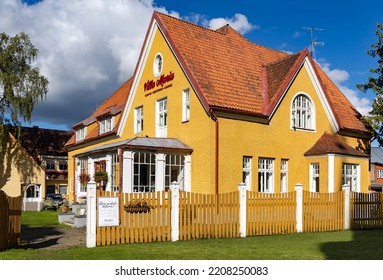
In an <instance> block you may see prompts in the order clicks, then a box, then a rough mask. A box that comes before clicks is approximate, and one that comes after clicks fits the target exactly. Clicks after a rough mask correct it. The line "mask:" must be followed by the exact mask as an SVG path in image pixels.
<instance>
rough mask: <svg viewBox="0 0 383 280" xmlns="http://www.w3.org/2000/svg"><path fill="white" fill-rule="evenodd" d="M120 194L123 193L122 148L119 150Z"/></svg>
mask: <svg viewBox="0 0 383 280" xmlns="http://www.w3.org/2000/svg"><path fill="white" fill-rule="evenodd" d="M118 165H119V168H118V169H119V172H118V177H119V178H118V193H122V148H118Z"/></svg>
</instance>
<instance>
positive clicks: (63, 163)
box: [59, 160, 68, 171]
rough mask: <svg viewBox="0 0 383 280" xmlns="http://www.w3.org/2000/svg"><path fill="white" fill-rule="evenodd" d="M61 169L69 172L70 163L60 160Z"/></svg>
mask: <svg viewBox="0 0 383 280" xmlns="http://www.w3.org/2000/svg"><path fill="white" fill-rule="evenodd" d="M59 169H60V170H63V171H65V170H68V162H67V161H66V160H59Z"/></svg>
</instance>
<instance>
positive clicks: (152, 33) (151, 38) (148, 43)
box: [117, 19, 210, 137]
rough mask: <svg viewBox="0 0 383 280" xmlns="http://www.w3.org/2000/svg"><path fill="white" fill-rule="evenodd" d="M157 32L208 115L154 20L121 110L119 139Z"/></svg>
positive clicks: (207, 109) (206, 109) (207, 110)
mask: <svg viewBox="0 0 383 280" xmlns="http://www.w3.org/2000/svg"><path fill="white" fill-rule="evenodd" d="M157 31H160V32H161V34H162V36H163V38H164V40H165V41H166V43H167V45H168V47H169V49H170V50H171V52H172V54H173V57H174V58H175V59H176V61H177V62H178V65H179V66H180V68H181V70H182V71H183V73H184V75H185V77H186V79H187V80H188V82H189V85H190V86H191V88H192V89H193V91H194V92H195V93H196V95H197V98H198V99H199V101H200V103H201V104H202V107H203V108H204V109H205V112H206V114H208V115H210V113H209V108H207V107H206V106H205V104H204V102H203V101H202V100H201V98H200V96H199V95H198V93H197V90H196V88H195V86H194V85H193V83H192V82H191V79H190V77H189V76H188V75H187V74H186V71H185V69H184V68H183V67H182V64H181V62H180V59H179V58H178V57H177V55H176V53H175V51H174V49H173V48H172V46H171V44H170V42H169V40H168V39H167V38H166V36H165V35H164V32H163V31H162V30H161V28H160V26H159V25H158V23H157V22H156V20H155V19H154V20H153V23H152V26H150V31H149V32H148V37H147V40H146V43H145V45H144V46H143V48H142V55H141V56H140V57H139V61H138V63H137V69H136V70H137V71H136V74H135V76H134V79H133V82H132V86H131V89H130V92H129V95H128V100H127V101H126V104H125V107H124V110H123V113H122V116H121V122H120V126H119V127H118V130H117V135H118V136H120V137H121V136H122V133H123V131H124V128H125V126H126V122H127V120H128V115H129V112H130V110H131V107H132V104H133V101H134V98H135V96H136V93H137V89H138V84H139V82H140V81H141V78H142V74H143V69H144V68H145V66H146V63H147V60H148V56H149V53H150V51H151V47H152V45H153V41H154V37H155V36H156V34H157Z"/></svg>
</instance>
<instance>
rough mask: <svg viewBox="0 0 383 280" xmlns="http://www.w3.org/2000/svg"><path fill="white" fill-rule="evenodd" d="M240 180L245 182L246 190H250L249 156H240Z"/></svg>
mask: <svg viewBox="0 0 383 280" xmlns="http://www.w3.org/2000/svg"><path fill="white" fill-rule="evenodd" d="M242 182H243V183H245V184H246V188H247V189H248V190H251V157H246V156H244V157H243V158H242Z"/></svg>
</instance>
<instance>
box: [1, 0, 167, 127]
mask: <svg viewBox="0 0 383 280" xmlns="http://www.w3.org/2000/svg"><path fill="white" fill-rule="evenodd" d="M154 9H155V7H154V6H153V1H150V0H145V1H143V0H141V1H139V0H110V1H104V0H92V1H86V0H65V1H55V0H43V1H41V2H39V3H38V4H35V5H25V4H22V3H21V1H20V0H2V1H0V28H1V30H0V32H5V33H7V34H9V35H12V36H13V35H15V34H17V33H19V32H21V31H24V32H26V33H27V34H28V35H29V37H30V39H31V41H32V43H33V44H34V45H35V46H36V48H37V49H39V54H38V57H37V60H36V61H35V63H36V66H37V67H39V68H40V72H41V74H43V75H44V76H46V77H47V78H48V80H49V93H48V95H47V99H46V101H44V102H43V103H41V104H39V106H38V107H37V110H36V111H35V112H34V118H33V120H34V121H46V120H47V119H49V120H50V121H53V122H56V123H57V124H62V123H65V124H66V125H67V126H68V127H70V126H71V125H72V124H74V123H76V122H78V121H80V120H81V119H83V118H85V117H87V116H89V115H90V114H91V113H92V112H93V110H94V108H95V106H96V105H97V104H100V103H101V102H102V101H103V100H105V99H106V97H108V96H109V95H110V94H111V93H112V92H114V91H115V90H116V89H117V88H119V86H120V85H121V84H122V83H123V82H124V81H126V80H127V79H128V78H129V77H130V76H131V75H132V73H133V71H134V67H135V65H136V62H137V59H138V55H139V52H140V49H141V46H142V43H143V39H144V36H145V34H146V29H147V27H148V24H149V20H150V18H151V16H152V13H153V10H154ZM163 12H166V11H163ZM64 116H65V117H64Z"/></svg>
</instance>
